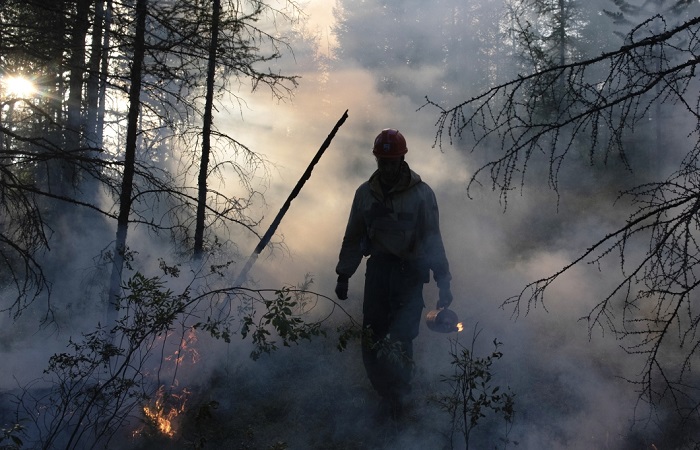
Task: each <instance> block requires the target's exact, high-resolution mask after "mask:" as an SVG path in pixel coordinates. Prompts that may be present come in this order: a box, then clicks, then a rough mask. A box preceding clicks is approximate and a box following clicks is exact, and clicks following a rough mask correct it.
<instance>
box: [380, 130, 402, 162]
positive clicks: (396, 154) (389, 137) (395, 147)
mask: <svg viewBox="0 0 700 450" xmlns="http://www.w3.org/2000/svg"><path fill="white" fill-rule="evenodd" d="M406 152H408V148H406V139H404V137H403V135H402V134H401V133H399V130H394V129H392V128H386V129H384V130H382V132H381V133H379V135H378V136H377V138H376V139H375V140H374V147H373V148H372V153H374V156H376V157H377V158H400V157H401V156H403V155H405V154H406Z"/></svg>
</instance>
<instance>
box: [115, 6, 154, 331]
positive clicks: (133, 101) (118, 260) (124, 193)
mask: <svg viewBox="0 0 700 450" xmlns="http://www.w3.org/2000/svg"><path fill="white" fill-rule="evenodd" d="M146 1H147V0H138V2H137V4H136V35H135V37H134V60H133V65H132V66H131V80H130V81H131V87H130V88H129V113H128V115H127V121H128V122H127V130H126V152H125V155H124V178H123V179H122V186H121V194H120V196H119V216H118V218H117V234H116V238H115V242H114V260H113V262H112V275H111V277H110V286H109V304H108V305H107V317H106V318H107V322H106V324H105V325H106V326H111V325H112V324H113V323H114V322H115V321H116V319H117V309H116V306H117V302H118V300H119V294H120V292H121V276H122V268H123V267H124V256H125V252H126V235H127V231H128V229H129V213H130V212H131V200H132V198H131V193H132V190H133V181H134V169H135V162H136V134H137V126H138V121H139V109H140V106H141V102H140V99H139V97H140V93H141V76H142V72H143V58H144V53H145V29H146V14H147V9H146Z"/></svg>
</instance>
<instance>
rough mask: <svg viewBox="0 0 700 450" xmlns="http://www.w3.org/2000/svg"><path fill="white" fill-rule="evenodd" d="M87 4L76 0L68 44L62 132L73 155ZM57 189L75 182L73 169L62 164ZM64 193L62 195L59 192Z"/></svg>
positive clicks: (76, 142) (78, 142) (77, 135)
mask: <svg viewBox="0 0 700 450" xmlns="http://www.w3.org/2000/svg"><path fill="white" fill-rule="evenodd" d="M89 6H90V0H78V2H77V8H76V15H75V20H74V21H73V30H72V31H73V32H72V34H71V43H70V59H69V62H68V65H69V70H70V80H69V84H68V89H69V94H68V103H67V114H66V122H67V126H66V128H65V137H64V143H65V149H66V150H67V151H75V150H77V149H79V148H81V146H82V140H81V132H82V121H81V112H82V101H83V84H84V83H83V76H84V74H85V53H86V51H85V38H86V36H87V31H88V28H89V26H90V25H89V22H88V12H89ZM61 167H62V180H61V189H63V190H65V189H67V187H68V186H69V185H71V184H74V183H75V182H77V176H78V174H77V173H76V166H75V165H74V164H69V163H68V162H63V163H62V164H61ZM63 193H65V192H63Z"/></svg>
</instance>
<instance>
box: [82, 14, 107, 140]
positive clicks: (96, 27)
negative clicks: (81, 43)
mask: <svg viewBox="0 0 700 450" xmlns="http://www.w3.org/2000/svg"><path fill="white" fill-rule="evenodd" d="M104 3H105V2H104V0H96V1H95V18H94V20H93V21H92V36H91V42H90V60H89V62H88V78H87V83H86V84H87V86H86V92H85V101H86V105H85V139H86V142H87V144H88V146H89V147H91V148H98V147H97V111H98V104H99V96H100V61H102V52H103V46H102V36H103V33H104V29H105V20H104Z"/></svg>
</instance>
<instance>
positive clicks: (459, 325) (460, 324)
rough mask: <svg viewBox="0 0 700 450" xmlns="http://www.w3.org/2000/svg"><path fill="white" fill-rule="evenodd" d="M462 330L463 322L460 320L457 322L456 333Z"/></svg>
mask: <svg viewBox="0 0 700 450" xmlns="http://www.w3.org/2000/svg"><path fill="white" fill-rule="evenodd" d="M462 330H464V324H463V323H462V322H460V323H458V324H457V333H459V332H460V331H462Z"/></svg>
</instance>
